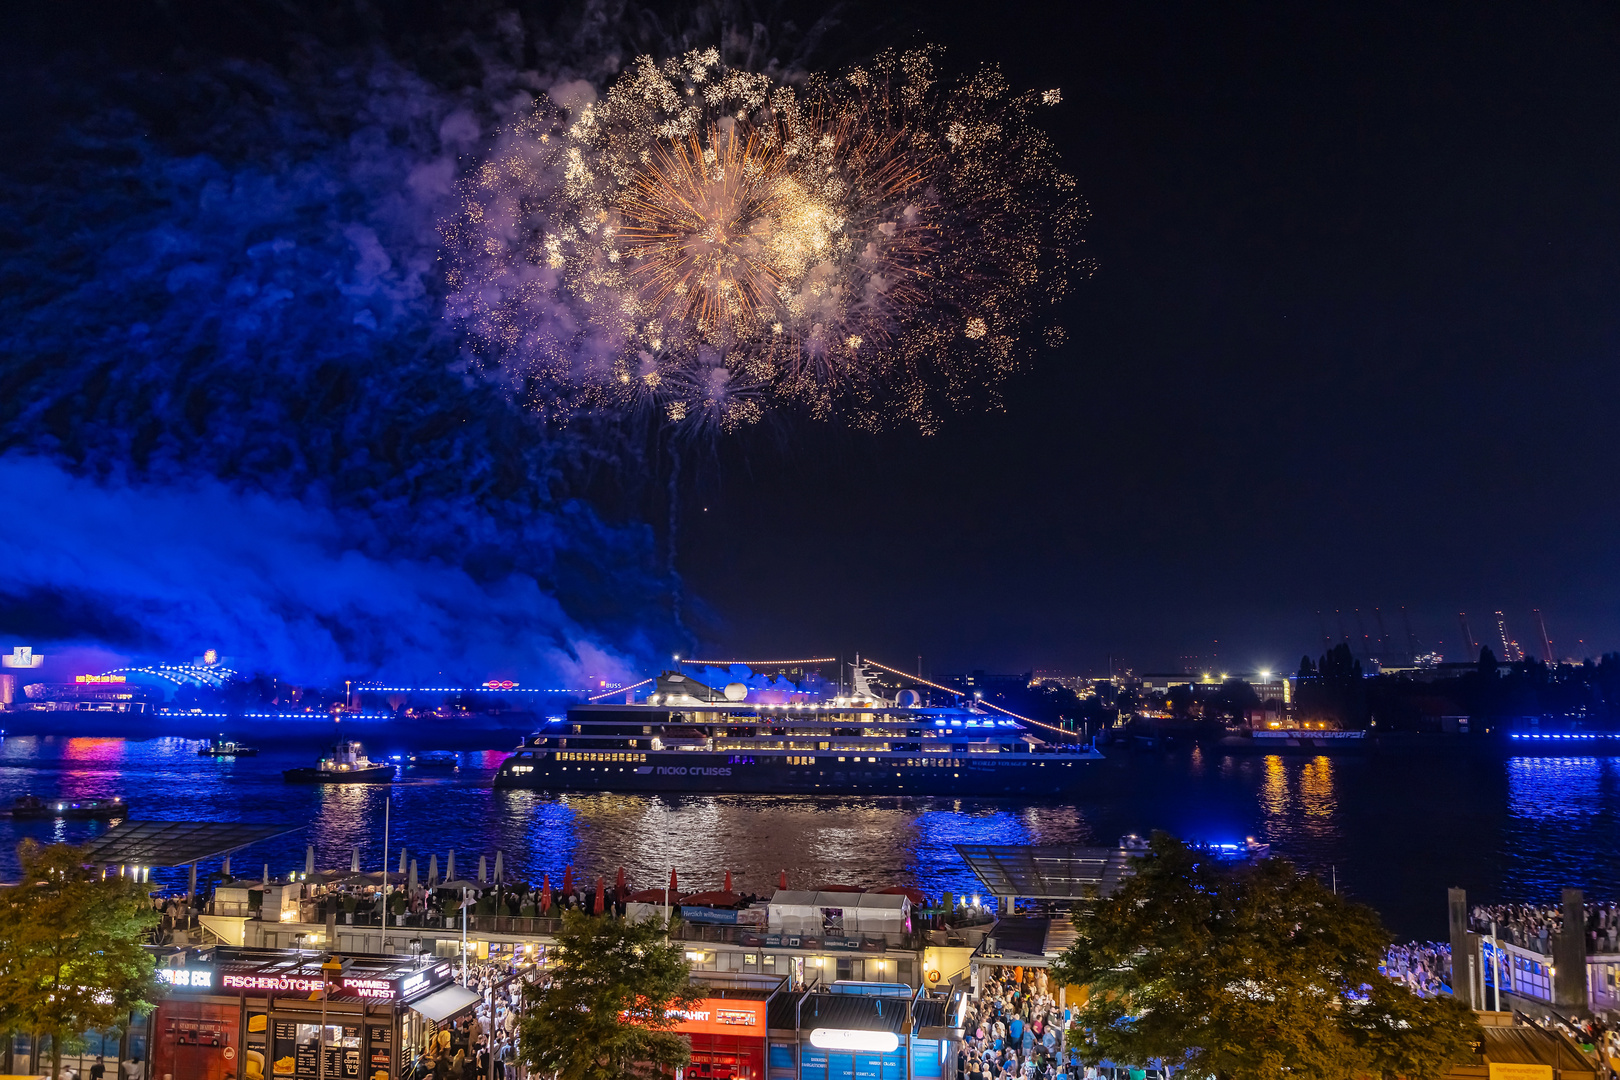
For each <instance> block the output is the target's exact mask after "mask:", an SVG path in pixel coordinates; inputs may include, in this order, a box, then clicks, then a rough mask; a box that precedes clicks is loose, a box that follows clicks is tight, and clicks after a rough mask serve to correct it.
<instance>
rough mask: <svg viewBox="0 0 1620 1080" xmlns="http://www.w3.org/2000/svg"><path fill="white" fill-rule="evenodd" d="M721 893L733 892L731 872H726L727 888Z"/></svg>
mask: <svg viewBox="0 0 1620 1080" xmlns="http://www.w3.org/2000/svg"><path fill="white" fill-rule="evenodd" d="M721 891H722V892H730V891H731V871H730V870H727V871H726V886H725V888H724V889H722V890H721Z"/></svg>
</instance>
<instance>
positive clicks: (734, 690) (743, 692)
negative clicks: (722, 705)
mask: <svg viewBox="0 0 1620 1080" xmlns="http://www.w3.org/2000/svg"><path fill="white" fill-rule="evenodd" d="M747 696H748V687H746V686H744V685H743V684H742V683H740V682H734V683H726V700H727V701H741V700H743V699H744V698H746V697H747Z"/></svg>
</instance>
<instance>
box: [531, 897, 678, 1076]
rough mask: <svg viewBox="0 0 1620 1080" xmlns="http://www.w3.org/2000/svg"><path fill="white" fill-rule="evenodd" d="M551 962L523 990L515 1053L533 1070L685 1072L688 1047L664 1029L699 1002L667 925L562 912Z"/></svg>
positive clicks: (606, 1073)
mask: <svg viewBox="0 0 1620 1080" xmlns="http://www.w3.org/2000/svg"><path fill="white" fill-rule="evenodd" d="M555 948H556V949H557V951H558V954H559V955H558V960H557V963H556V964H554V965H552V967H551V968H550V970H549V971H548V972H547V978H546V980H545V981H544V982H543V983H539V984H535V985H531V986H530V987H528V988H527V989H526V990H525V991H524V994H525V997H526V1004H527V1015H526V1016H525V1018H524V1019H523V1022H522V1024H521V1025H520V1027H519V1032H518V1039H519V1048H520V1051H521V1053H522V1055H523V1059H524V1061H525V1062H527V1064H528V1066H529V1068H530V1069H531V1070H533V1071H535V1072H538V1073H542V1074H544V1075H546V1076H554V1077H555V1080H649V1078H651V1077H656V1076H661V1075H663V1074H666V1073H668V1072H670V1071H672V1070H673V1069H674V1068H675V1067H677V1066H681V1065H685V1064H686V1061H687V1057H688V1054H689V1050H688V1047H687V1044H686V1040H685V1039H683V1038H681V1037H680V1036H679V1035H677V1034H675V1033H674V1032H672V1031H671V1030H670V1028H672V1027H674V1026H675V1025H676V1024H677V1023H678V1022H679V1016H678V1012H679V1011H680V1010H683V1009H687V1008H690V1007H691V1006H692V1005H693V1004H694V1003H695V1002H697V1001H698V1000H700V999H701V998H702V997H703V993H702V991H701V990H698V989H696V988H694V987H693V986H692V985H691V983H690V979H691V968H690V967H689V966H688V964H687V962H686V957H685V956H684V954H683V950H682V948H681V947H680V945H679V944H676V943H673V942H671V941H669V940H668V928H667V927H666V926H665V925H664V924H662V923H660V922H654V921H651V920H648V921H645V922H636V923H632V922H627V921H625V920H623V919H615V918H612V917H609V916H600V915H586V914H584V913H583V912H578V911H567V912H564V914H563V924H562V929H561V930H560V931H558V934H557V944H556V946H555Z"/></svg>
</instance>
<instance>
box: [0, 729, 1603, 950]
mask: <svg viewBox="0 0 1620 1080" xmlns="http://www.w3.org/2000/svg"><path fill="white" fill-rule="evenodd" d="M197 746H198V743H196V742H192V741H188V740H182V739H153V740H148V741H140V742H134V741H121V740H112V739H69V738H33V737H29V738H8V739H4V740H0V806H4V805H6V804H9V803H10V801H11V800H12V799H14V798H16V797H17V796H19V795H22V794H24V793H34V794H38V795H40V796H42V797H44V798H61V797H71V798H94V797H107V796H111V795H122V796H124V797H126V798H128V799H130V800H131V805H132V812H133V815H134V817H136V818H137V819H163V818H167V819H191V820H218V821H247V822H260V823H265V824H282V825H284V826H286V827H287V828H288V829H290V830H292V831H291V832H290V833H289V834H287V835H286V836H283V837H280V838H277V839H275V840H271V841H268V842H266V843H264V844H261V845H258V846H257V847H255V848H253V849H250V850H248V851H245V852H242V853H240V854H239V855H238V856H237V865H236V869H237V870H238V871H245V872H247V873H249V874H251V875H253V876H257V875H258V874H259V873H260V868H261V866H262V864H263V863H265V862H269V863H270V864H271V872H272V873H276V874H285V873H286V872H287V871H288V870H290V869H294V868H299V869H301V868H302V867H303V864H304V846H305V845H306V844H314V845H316V851H317V863H318V864H319V865H320V866H321V867H323V868H332V867H337V868H345V867H347V866H348V865H349V857H350V850H351V848H352V847H353V846H354V845H359V847H360V857H361V865H362V867H363V868H364V869H367V870H374V869H376V868H377V867H378V866H380V865H382V862H383V858H384V852H383V820H384V807H385V806H386V807H388V819H389V824H388V828H389V836H388V845H389V847H390V848H391V849H392V850H391V851H390V852H389V853H388V860H389V864H390V866H397V864H398V859H399V851H400V849H401V848H406V849H408V850H409V852H410V855H409V857H410V858H413V859H417V860H418V861H419V865H420V868H421V870H422V872H423V873H425V872H426V870H427V859H428V856H429V855H430V854H437V855H438V858H439V864H440V867H441V870H442V869H443V867H444V861H445V855H446V853H447V852H448V851H449V850H450V849H452V848H454V849H455V851H456V855H457V869H458V870H460V871H461V872H462V873H464V874H468V873H470V874H473V875H476V873H477V863H478V856H479V855H488V856H490V857H492V858H493V856H494V854H495V852H496V851H501V852H504V854H505V865H506V869H507V873H508V874H509V875H510V876H512V877H523V878H527V879H529V880H535V881H537V880H539V878H540V875H541V874H543V873H550V874H551V875H552V880H553V882H557V881H560V879H561V875H562V872H563V868H564V867H566V866H569V865H572V866H574V868H575V874H576V877H577V878H578V879H579V880H581V881H594V880H595V877H596V875H597V874H602V875H604V876H605V877H607V878H608V879H609V880H611V879H612V875H613V873H614V871H615V870H616V869H617V867H619V866H620V865H623V866H624V867H625V868H626V873H627V876H628V877H629V878H630V880H631V881H632V882H633V883H634V884H637V885H640V886H649V887H650V886H656V885H658V884H660V883H661V882H663V881H666V880H668V876H669V869H670V867H671V866H674V867H676V868H678V869H679V871H680V875H681V883H682V885H683V887H692V888H697V887H704V886H718V885H719V884H720V883H721V882H722V881H723V879H724V876H725V872H726V871H727V870H728V869H729V870H731V871H732V873H733V875H734V884H735V885H737V886H738V887H739V888H740V889H742V890H744V891H753V892H764V891H767V890H768V889H770V888H773V887H774V886H775V884H776V881H777V877H778V875H779V874H780V873H781V872H782V871H783V870H786V871H787V872H788V876H789V882H790V884H791V885H793V886H795V887H814V886H816V885H820V884H824V883H828V882H849V883H853V884H861V885H871V886H883V885H889V884H892V883H895V882H903V883H908V884H916V885H919V886H920V887H922V888H923V889H925V890H926V891H928V892H929V893H931V894H936V895H937V894H938V893H939V892H940V891H941V890H943V889H950V890H951V891H952V892H957V893H968V894H971V893H973V892H974V891H976V890H977V889H979V888H980V887H981V886H980V885H979V883H978V882H977V881H976V880H975V879H974V878H973V877H972V875H971V874H970V873H969V872H968V870H967V868H966V866H965V865H964V864H963V863H962V861H961V859H960V857H959V856H958V855H957V853H956V851H955V845H956V844H960V843H980V844H1017V843H1034V844H1055V843H1093V844H1111V843H1113V841H1114V840H1115V838H1117V837H1119V836H1120V835H1122V834H1124V833H1128V832H1135V833H1141V834H1144V835H1145V834H1146V833H1148V832H1150V831H1151V830H1153V829H1166V830H1169V831H1171V832H1173V833H1176V834H1178V835H1181V836H1185V837H1189V838H1193V839H1201V840H1213V841H1232V840H1240V839H1241V838H1242V837H1243V836H1245V835H1255V836H1257V837H1260V838H1262V839H1265V840H1266V841H1268V842H1269V843H1271V845H1272V850H1273V851H1275V852H1276V853H1278V854H1280V855H1284V856H1287V857H1288V858H1290V859H1293V860H1295V861H1296V862H1297V863H1299V864H1300V865H1302V866H1305V867H1308V868H1311V869H1314V870H1317V871H1319V872H1320V873H1322V874H1323V875H1324V877H1325V876H1326V875H1327V874H1328V873H1329V869H1328V868H1329V866H1330V865H1331V866H1333V867H1336V869H1337V875H1338V879H1339V881H1340V884H1341V886H1345V885H1348V886H1349V887H1350V889H1351V890H1352V891H1353V892H1354V893H1355V894H1356V895H1357V897H1358V898H1359V899H1364V900H1367V901H1368V902H1370V903H1373V904H1374V905H1375V906H1376V907H1378V908H1379V910H1380V911H1381V912H1383V913H1384V915H1385V917H1386V918H1387V919H1389V920H1390V922H1391V923H1392V925H1393V926H1394V927H1395V928H1396V929H1397V932H1399V933H1401V934H1403V935H1410V936H1427V937H1434V936H1438V935H1441V934H1443V933H1444V930H1445V924H1444V912H1445V907H1444V897H1445V888H1446V887H1447V886H1448V885H1463V886H1465V887H1467V888H1468V889H1469V890H1470V893H1471V894H1473V895H1478V896H1490V897H1496V898H1500V899H1504V900H1517V899H1531V900H1544V899H1547V898H1549V897H1554V896H1556V895H1557V889H1558V888H1560V887H1562V886H1565V885H1574V886H1579V887H1582V888H1585V889H1587V890H1588V892H1589V893H1591V894H1592V895H1601V896H1604V897H1620V760H1613V759H1592V758H1587V759H1548V758H1518V759H1501V758H1492V757H1489V756H1484V755H1481V756H1479V757H1468V758H1446V759H1440V758H1435V757H1411V758H1406V757H1401V756H1398V755H1389V756H1380V757H1376V758H1374V757H1368V758H1365V759H1360V758H1351V757H1333V758H1329V757H1315V758H1312V757H1304V756H1300V757H1289V756H1267V757H1262V756H1254V755H1236V754H1226V753H1219V752H1211V751H1207V750H1199V751H1196V752H1191V753H1180V754H1176V753H1168V754H1166V753H1152V754H1133V753H1132V752H1130V751H1129V750H1128V749H1121V748H1115V749H1114V750H1111V751H1110V752H1109V757H1108V760H1106V761H1102V762H1098V763H1096V765H1095V766H1093V767H1090V768H1088V770H1087V772H1086V775H1085V777H1084V779H1083V781H1082V783H1081V784H1080V785H1078V786H1077V787H1076V789H1075V790H1074V791H1073V792H1072V793H1071V795H1070V796H1069V797H1068V798H1066V799H1063V800H1055V799H1054V800H1041V801H1035V802H1019V801H1015V800H973V799H947V798H941V799H928V798H916V797H907V798H898V797H884V798H839V797H819V798H810V797H800V796H731V795H716V796H683V797H677V796H657V795H646V796H643V795H613V794H558V795H552V794H545V793H539V792H532V791H492V790H491V787H490V778H491V774H492V772H493V770H494V768H495V766H496V765H497V764H498V763H499V762H500V760H501V759H502V758H503V757H504V753H501V752H492V753H489V754H468V755H464V756H463V758H462V768H461V770H460V772H459V773H456V774H454V775H453V776H437V775H435V776H429V777H420V778H419V777H415V776H411V777H410V778H409V779H407V780H406V781H404V782H402V783H399V784H395V785H392V786H391V787H389V786H353V787H341V786H334V787H329V788H328V787H320V786H315V785H299V784H287V783H285V782H283V780H282V778H281V770H282V769H285V768H291V767H293V766H295V765H307V764H309V762H310V760H311V759H312V756H313V755H312V753H308V752H305V753H294V752H285V751H273V750H266V752H265V753H263V754H262V755H261V756H260V757H258V758H245V759H240V760H231V759H225V760H213V759H208V758H199V757H197V754H196V750H197ZM105 827H106V826H105V825H102V824H98V823H89V822H63V821H54V820H42V821H12V820H10V819H9V818H0V880H5V879H6V878H8V877H9V876H11V875H12V874H14V873H15V870H16V861H15V855H14V851H15V847H16V843H17V841H18V840H20V839H21V838H23V837H25V836H29V837H33V838H35V839H38V840H41V841H44V842H50V841H66V842H71V843H79V842H82V841H84V840H85V839H88V838H89V837H91V836H94V835H96V834H98V833H99V832H100V831H102V830H103V829H104V828H105ZM204 869H205V870H213V869H216V867H205V868H204ZM183 874H184V871H178V872H176V873H175V874H173V875H172V878H173V881H172V882H171V883H174V884H178V883H179V882H180V881H181V879H182V877H183ZM156 877H157V875H156V874H154V878H156ZM164 880H168V879H164Z"/></svg>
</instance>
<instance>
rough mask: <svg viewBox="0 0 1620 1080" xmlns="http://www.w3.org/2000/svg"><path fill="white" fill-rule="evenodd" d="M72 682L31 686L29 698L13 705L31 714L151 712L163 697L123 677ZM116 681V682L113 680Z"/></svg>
mask: <svg viewBox="0 0 1620 1080" xmlns="http://www.w3.org/2000/svg"><path fill="white" fill-rule="evenodd" d="M80 678H81V679H83V680H84V681H82V682H81V681H78V680H75V681H74V682H70V683H45V682H38V683H29V684H28V685H27V686H25V687H23V696H24V698H25V699H26V700H25V701H22V702H17V703H15V705H14V706H13V707H14V708H19V709H20V710H21V711H29V712H117V713H144V712H150V711H151V710H152V709H153V708H155V707H156V706H157V705H158V704H159V703H160V702H161V701H162V700H163V695H162V694H161V693H159V692H157V691H155V690H153V689H152V688H150V687H146V686H138V685H135V684H133V683H129V682H126V681H124V680H123V679H122V678H121V677H117V676H106V675H87V676H81V677H80ZM114 678H116V679H117V681H116V682H114V681H112V680H113V679H114Z"/></svg>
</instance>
